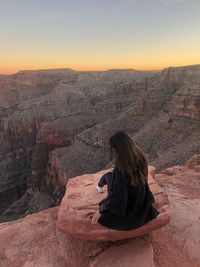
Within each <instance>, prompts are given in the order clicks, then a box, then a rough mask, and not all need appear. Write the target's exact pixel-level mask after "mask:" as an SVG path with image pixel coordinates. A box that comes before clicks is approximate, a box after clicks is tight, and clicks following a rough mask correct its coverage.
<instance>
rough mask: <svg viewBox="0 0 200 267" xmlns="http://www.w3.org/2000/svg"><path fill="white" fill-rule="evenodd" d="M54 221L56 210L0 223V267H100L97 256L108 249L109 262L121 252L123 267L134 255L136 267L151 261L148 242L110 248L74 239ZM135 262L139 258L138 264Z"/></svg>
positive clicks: (130, 262)
mask: <svg viewBox="0 0 200 267" xmlns="http://www.w3.org/2000/svg"><path fill="white" fill-rule="evenodd" d="M56 220H57V208H52V209H48V210H46V211H42V212H40V213H37V214H34V215H28V216H26V217H25V218H23V219H19V220H17V221H12V222H6V223H1V224H0V240H1V246H0V267H88V266H102V267H103V266H104V263H103V265H102V264H101V260H102V259H101V253H102V252H104V251H106V249H108V248H111V252H110V251H109V250H108V255H110V256H109V257H110V259H113V256H114V254H115V253H116V252H117V250H121V251H123V255H122V254H121V257H120V258H121V262H123V261H124V262H126V263H127V264H128V265H125V266H127V267H129V266H132V260H133V257H134V255H135V258H136V260H137V262H138V265H137V267H144V266H145V265H144V263H145V262H146V261H147V260H148V263H151V262H152V261H153V253H152V247H151V244H150V242H149V241H148V240H142V239H137V241H133V242H131V243H130V247H129V243H127V242H126V243H125V244H120V243H116V244H115V245H117V246H118V247H117V248H116V247H115V246H114V247H113V248H112V246H113V244H112V243H110V242H90V241H81V240H77V239H74V238H73V237H71V236H68V235H66V234H64V233H63V232H61V231H59V230H58V229H57V228H56V227H55V223H56ZM116 249H117V250H116ZM115 251H116V252H115ZM106 257H108V256H106ZM103 258H104V256H103ZM120 258H118V262H120ZM139 258H142V260H141V261H140V262H139V261H138V260H139ZM108 259H109V258H108ZM94 260H95V261H94ZM90 264H91V265H90ZM150 266H152V265H146V266H145V267H150Z"/></svg>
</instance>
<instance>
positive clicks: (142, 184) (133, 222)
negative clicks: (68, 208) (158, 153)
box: [91, 131, 159, 230]
mask: <svg viewBox="0 0 200 267" xmlns="http://www.w3.org/2000/svg"><path fill="white" fill-rule="evenodd" d="M109 143H110V157H111V159H113V160H114V165H115V167H114V169H113V171H112V172H108V173H106V174H104V175H103V176H102V177H101V179H100V181H99V184H98V185H99V186H103V185H104V184H105V181H106V183H107V185H108V196H107V197H106V198H105V199H103V200H102V201H101V202H100V203H99V210H98V211H97V212H96V213H95V214H94V216H93V217H92V221H91V223H92V224H96V223H100V224H101V225H103V226H106V227H108V228H112V229H116V230H131V229H135V228H137V227H140V226H142V225H144V224H146V223H147V222H148V221H150V220H152V219H154V218H156V217H157V215H158V214H159V212H158V210H157V209H156V208H155V207H154V206H153V205H152V203H153V202H154V201H155V200H154V197H153V194H152V192H151V191H150V188H149V185H148V160H147V156H146V154H145V153H144V152H143V151H142V149H141V148H139V146H138V145H137V144H136V143H135V142H134V141H133V140H132V138H131V137H130V136H129V135H128V134H127V133H125V132H123V131H118V132H116V133H115V134H114V135H113V136H111V137H110V139H109Z"/></svg>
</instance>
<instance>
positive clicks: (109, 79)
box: [0, 65, 200, 267]
mask: <svg viewBox="0 0 200 267" xmlns="http://www.w3.org/2000/svg"><path fill="white" fill-rule="evenodd" d="M199 122H200V65H191V66H185V67H169V68H165V69H163V70H161V71H139V70H133V69H111V70H107V71H74V70H72V69H48V70H23V71H19V72H17V73H16V74H10V75H8V74H7V75H3V74H2V75H0V159H1V160H0V200H1V201H0V222H1V223H0V240H1V246H0V266H2V267H4V266H12V267H15V266H16V267H17V266H42V267H43V266H44V267H47V266H52V267H54V266H55V267H56V266H63V267H64V266H72V267H73V266H74V267H78V266H81V267H82V266H83V267H86V266H93V267H97V266H99V267H101V266H110V265H111V264H115V265H113V266H117V267H118V266H119V267H121V266H123V267H126V266H127V267H128V266H137V267H138V266H145V267H150V266H158V267H161V266H172V267H173V266H182V267H197V266H200V256H199V247H200V232H199V227H200V217H199V214H200V202H199V198H200V123H199ZM119 129H120V130H125V131H127V133H129V134H130V135H131V137H132V138H133V139H134V140H135V141H136V142H137V144H138V145H140V146H141V147H142V148H143V150H144V151H145V152H146V153H147V155H148V157H149V165H151V166H154V167H155V171H154V173H153V174H152V177H153V179H154V180H155V181H156V183H157V184H158V185H159V187H160V188H162V190H163V192H164V193H165V195H166V197H167V199H168V201H169V206H168V207H167V210H168V211H169V212H170V222H168V219H166V226H164V227H162V228H160V229H157V230H155V231H153V232H151V233H146V234H145V235H143V236H142V237H136V238H132V239H126V240H122V241H115V242H114V241H111V239H109V238H108V240H106V237H104V241H89V240H79V239H78V238H75V237H74V236H73V235H72V236H71V235H68V234H67V233H65V232H64V231H62V230H63V229H62V230H61V229H59V227H57V221H59V216H58V214H59V210H60V209H61V208H62V205H63V204H62V200H63V199H64V198H65V197H66V196H65V194H66V192H67V184H68V183H69V180H70V181H71V180H73V179H76V178H77V177H78V179H80V181H81V179H85V178H87V177H89V175H91V174H95V173H96V174H97V173H99V172H102V171H106V170H107V169H108V168H110V167H112V163H111V162H110V158H109V143H108V139H109V137H110V136H111V135H112V134H113V133H114V132H116V131H117V130H119ZM75 177H76V178H75ZM87 179H89V178H87ZM92 179H93V178H92ZM91 183H93V185H94V187H95V181H93V180H92V182H91ZM79 186H81V185H79V183H78V185H77V190H79V189H80V188H79ZM157 190H158V189H157V187H156V189H155V194H156V192H157ZM89 192H90V191H89V189H88V193H89ZM80 202H81V201H80ZM80 204H81V203H80ZM60 205H61V206H60ZM78 205H79V204H78ZM60 216H61V215H60ZM60 220H61V219H60ZM61 228H65V226H63V227H61ZM66 230H67V229H66ZM88 231H90V229H88ZM96 234H97V235H98V232H97V233H96ZM92 236H93V237H94V235H93V234H92V232H91V237H92ZM120 253H121V254H120ZM117 255H121V256H118V257H117ZM133 262H134V263H133Z"/></svg>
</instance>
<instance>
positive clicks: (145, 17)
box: [0, 0, 200, 73]
mask: <svg viewBox="0 0 200 267" xmlns="http://www.w3.org/2000/svg"><path fill="white" fill-rule="evenodd" d="M0 33H1V35H0V73H15V72H17V71H19V70H23V69H44V68H45V69H47V68H72V69H75V70H105V69H111V68H133V69H141V70H144V69H145V70H146V69H162V68H164V67H168V66H181V65H192V64H200V0H0Z"/></svg>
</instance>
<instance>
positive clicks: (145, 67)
mask: <svg viewBox="0 0 200 267" xmlns="http://www.w3.org/2000/svg"><path fill="white" fill-rule="evenodd" d="M196 64H200V60H199V61H196V62H195V61H187V62H180V63H176V64H175V63H173V64H160V65H159V64H152V65H150V64H149V65H142V64H141V65H135V66H134V65H132V66H131V65H124V64H122V65H120V64H119V65H109V64H106V65H104V66H79V67H78V66H74V65H71V66H70V65H67V64H66V65H38V67H37V66H31V65H30V66H19V67H15V68H12V67H5V68H3V67H2V68H0V74H15V73H17V72H19V71H21V70H43V69H63V68H64V69H65V68H66V69H67V68H69V69H72V70H75V71H106V70H109V69H135V70H141V71H148V70H149V71H151V70H162V69H164V68H168V67H181V66H188V65H196Z"/></svg>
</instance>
